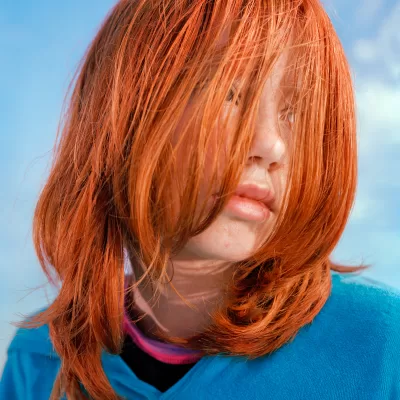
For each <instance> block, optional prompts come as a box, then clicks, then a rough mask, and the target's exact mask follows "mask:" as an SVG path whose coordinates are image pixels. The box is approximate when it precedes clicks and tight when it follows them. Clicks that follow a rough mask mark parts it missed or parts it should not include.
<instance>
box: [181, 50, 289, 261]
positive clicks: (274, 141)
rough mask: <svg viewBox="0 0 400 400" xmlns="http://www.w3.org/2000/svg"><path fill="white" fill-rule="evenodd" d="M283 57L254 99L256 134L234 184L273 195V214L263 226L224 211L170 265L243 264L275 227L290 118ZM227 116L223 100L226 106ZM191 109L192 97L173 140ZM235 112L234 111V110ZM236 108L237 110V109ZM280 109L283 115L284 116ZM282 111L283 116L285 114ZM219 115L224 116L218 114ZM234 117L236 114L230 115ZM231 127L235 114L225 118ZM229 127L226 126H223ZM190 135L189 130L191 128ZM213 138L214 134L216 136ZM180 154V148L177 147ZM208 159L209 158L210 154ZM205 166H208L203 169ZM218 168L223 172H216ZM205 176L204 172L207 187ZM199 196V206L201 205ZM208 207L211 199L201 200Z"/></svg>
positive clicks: (283, 182)
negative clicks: (256, 102)
mask: <svg viewBox="0 0 400 400" xmlns="http://www.w3.org/2000/svg"><path fill="white" fill-rule="evenodd" d="M288 60H289V53H288V52H286V53H283V54H282V56H281V57H280V58H279V59H278V62H277V63H276V64H275V67H274V69H273V71H272V74H271V76H270V77H269V78H268V80H267V81H266V82H265V85H264V87H263V91H262V96H261V99H260V106H259V112H258V116H257V123H256V127H255V129H256V132H255V136H254V140H253V143H252V146H251V149H250V153H249V154H248V157H247V160H248V163H247V165H246V168H245V170H244V174H243V176H242V177H241V179H240V183H241V184H242V183H246V184H247V183H255V184H257V185H259V186H262V187H267V188H268V189H270V190H272V192H273V193H274V194H275V202H274V204H273V207H274V208H273V212H271V213H270V215H269V217H268V218H267V219H265V220H264V221H261V222H260V221H252V220H249V219H247V218H243V217H240V216H238V215H237V214H235V213H233V212H232V211H231V209H230V208H229V206H227V207H225V209H224V210H223V211H222V212H221V213H220V215H219V216H218V217H217V219H216V220H215V221H214V222H213V223H212V224H211V225H210V226H209V227H208V228H207V229H206V230H205V231H204V232H202V233H201V234H199V235H197V236H195V237H192V238H191V239H190V240H189V241H188V243H187V244H186V246H185V248H184V249H183V250H182V251H181V253H180V254H178V255H177V256H176V257H175V258H174V260H177V261H178V260H181V261H196V260H197V261H199V262H203V261H204V262H209V263H210V262H211V263H213V264H214V265H215V264H216V263H219V262H220V263H221V264H223V263H226V262H228V261H230V262H235V261H240V260H242V259H245V258H247V257H248V256H250V255H251V253H253V252H254V251H256V250H257V249H258V248H259V246H261V244H262V243H263V242H264V241H265V240H266V239H267V238H268V235H269V234H270V233H271V230H272V228H273V226H274V224H275V223H276V219H277V213H278V210H279V207H280V205H281V201H282V197H283V194H284V192H285V189H286V182H287V175H288V157H289V154H288V153H289V152H288V144H289V142H290V135H291V128H292V123H293V118H294V114H293V113H289V114H287V101H288V100H290V98H289V99H288V95H287V93H285V85H284V82H285V67H286V66H287V64H288ZM226 102H227V107H226V110H228V106H229V104H228V102H229V99H227V100H226ZM194 107H196V97H194V98H193V99H192V100H191V102H190V103H189V104H188V106H187V108H186V110H185V112H184V115H183V117H182V119H181V121H180V122H179V124H178V126H177V130H176V135H175V137H176V138H178V137H179V131H180V129H182V127H184V126H186V125H187V124H189V118H190V116H191V113H192V112H193V109H194ZM235 107H236V106H235ZM237 107H240V106H239V105H238V106H237ZM285 109H286V110H285ZM285 111H286V112H285ZM224 112H225V111H224ZM236 113H237V111H236ZM231 118H232V123H235V111H234V112H233V114H231ZM230 123H231V120H229V122H228V127H229V124H230ZM193 129H194V127H193ZM216 134H218V132H216ZM181 148H184V146H182V147H181ZM207 155H208V156H210V157H211V155H212V152H211V151H210V152H209V154H207ZM184 157H185V155H184V151H181V152H178V160H181V161H182V165H184V162H183V160H184ZM206 165H209V163H206ZM221 167H223V166H221ZM207 176H208V172H207V170H205V171H204V177H205V179H204V181H205V182H207ZM202 193H203V191H202V190H201V191H200V196H199V197H200V199H199V203H200V204H201V203H202V202H203V201H204V194H203V195H202ZM206 200H207V201H210V205H211V204H212V201H213V199H206Z"/></svg>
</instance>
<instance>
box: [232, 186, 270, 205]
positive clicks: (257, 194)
mask: <svg viewBox="0 0 400 400" xmlns="http://www.w3.org/2000/svg"><path fill="white" fill-rule="evenodd" d="M235 195H236V196H240V197H246V198H248V199H252V200H257V201H260V202H262V203H263V204H265V205H266V206H267V207H268V208H269V209H270V210H271V211H273V203H274V201H275V195H274V192H273V191H272V190H271V189H269V188H268V187H266V186H261V185H257V184H255V183H247V184H241V185H239V186H238V188H237V189H236V191H235Z"/></svg>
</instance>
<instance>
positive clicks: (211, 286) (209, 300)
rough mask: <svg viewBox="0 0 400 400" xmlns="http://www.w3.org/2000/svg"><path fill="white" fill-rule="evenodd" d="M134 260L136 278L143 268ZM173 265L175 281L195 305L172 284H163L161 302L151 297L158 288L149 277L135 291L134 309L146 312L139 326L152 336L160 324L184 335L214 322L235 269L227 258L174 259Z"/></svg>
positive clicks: (160, 290)
mask: <svg viewBox="0 0 400 400" xmlns="http://www.w3.org/2000/svg"><path fill="white" fill-rule="evenodd" d="M131 264H132V267H133V272H134V278H135V279H136V280H139V279H140V277H141V276H142V274H143V269H142V268H141V267H140V266H139V265H138V264H137V263H135V262H131ZM173 265H174V268H173V274H172V265H171V264H168V266H167V272H168V276H169V277H171V276H172V277H173V279H172V284H173V285H174V287H175V288H176V290H177V291H178V293H179V294H180V295H181V296H182V297H183V298H184V299H185V300H186V302H187V303H189V304H190V305H191V306H192V307H189V306H188V305H187V304H186V303H185V302H184V300H182V299H181V298H180V297H179V295H178V294H177V293H176V292H175V291H174V289H173V288H172V287H171V286H170V285H169V284H160V285H159V286H158V289H159V293H160V295H159V297H157V298H158V300H157V302H154V301H151V300H152V298H153V295H154V292H153V291H152V289H151V286H150V285H149V279H148V277H146V278H145V279H144V280H143V283H141V284H140V286H139V287H138V288H137V289H135V291H134V304H135V306H134V307H135V310H133V312H134V313H136V314H143V313H145V314H146V316H145V317H144V318H143V319H141V320H140V321H139V322H138V323H137V326H138V327H139V329H140V330H141V331H142V332H143V333H144V334H145V335H146V336H148V337H150V338H156V337H155V336H154V334H153V332H155V329H156V328H157V327H159V328H161V329H162V330H163V331H165V332H166V333H168V334H170V335H173V336H179V337H183V338H186V337H189V336H192V335H194V334H196V333H200V332H201V331H202V330H203V329H204V328H205V327H206V326H207V325H208V324H209V323H210V320H211V316H210V314H211V312H212V311H213V309H214V308H215V307H216V306H217V305H218V304H219V302H220V301H221V300H222V298H223V296H224V288H225V286H226V284H227V283H229V280H230V279H231V277H232V273H233V270H232V268H231V265H232V263H228V262H226V261H224V262H221V261H219V262H218V263H217V262H212V263H210V262H205V261H198V260H196V261H194V260H173Z"/></svg>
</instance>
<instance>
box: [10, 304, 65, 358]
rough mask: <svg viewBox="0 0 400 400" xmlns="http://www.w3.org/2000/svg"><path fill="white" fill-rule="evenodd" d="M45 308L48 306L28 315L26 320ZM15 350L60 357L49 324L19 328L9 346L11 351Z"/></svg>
mask: <svg viewBox="0 0 400 400" xmlns="http://www.w3.org/2000/svg"><path fill="white" fill-rule="evenodd" d="M45 309H46V308H42V309H39V310H37V311H36V312H34V313H32V314H30V315H28V317H27V318H26V319H25V321H27V320H29V319H30V318H31V317H32V316H35V315H37V314H39V313H40V312H42V311H44V310H45ZM13 351H20V352H24V353H35V354H42V355H46V356H52V357H58V354H57V353H56V352H55V350H54V347H53V343H52V341H51V339H50V332H49V327H48V325H47V324H45V325H42V326H40V327H38V328H29V329H26V328H18V329H17V330H16V332H15V334H14V337H13V339H12V340H11V343H10V345H9V347H8V352H9V353H10V352H13Z"/></svg>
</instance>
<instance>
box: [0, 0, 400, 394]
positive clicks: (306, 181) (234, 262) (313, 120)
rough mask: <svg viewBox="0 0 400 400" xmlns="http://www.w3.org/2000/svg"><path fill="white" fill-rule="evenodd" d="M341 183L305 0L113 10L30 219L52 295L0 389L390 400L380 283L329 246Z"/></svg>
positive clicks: (346, 199) (352, 152)
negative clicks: (338, 259)
mask: <svg viewBox="0 0 400 400" xmlns="http://www.w3.org/2000/svg"><path fill="white" fill-rule="evenodd" d="M356 176H357V158H356V126H355V110H354V97H353V88H352V82H351V77H350V72H349V66H348V63H347V61H346V58H345V55H344V52H343V48H342V46H341V44H340V42H339V40H338V37H337V35H336V33H335V31H334V29H333V27H332V24H331V22H330V20H329V18H328V16H327V14H326V13H325V12H324V10H323V8H322V6H321V4H320V1H319V0H268V1H261V0H252V1H250V0H230V1H229V2H223V1H210V0H209V1H200V0H198V1H189V0H182V1H180V2H178V1H172V0H163V1H160V0H121V1H119V2H118V3H117V4H116V5H115V7H114V8H113V10H112V11H111V12H110V14H109V15H108V17H107V18H106V20H105V22H104V24H103V25H102V27H101V29H100V31H99V33H98V34H97V36H96V37H95V39H94V40H93V42H92V43H91V45H90V47H89V50H88V51H87V53H86V55H85V57H84V60H83V63H82V65H81V67H80V69H79V74H78V75H77V79H76V80H75V82H74V88H73V93H72V96H71V98H70V103H69V108H68V111H67V113H66V119H65V121H64V124H63V125H62V131H61V137H60V141H59V143H58V146H57V148H56V152H55V156H54V161H53V165H52V169H51V173H50V176H49V178H48V181H47V183H46V185H45V187H44V189H43V191H42V193H41V196H40V198H39V201H38V204H37V207H36V210H35V216H34V221H33V239H34V243H35V246H36V251H37V255H38V258H39V260H40V263H41V265H42V267H43V269H44V271H45V273H46V274H47V277H48V279H49V281H50V282H52V283H53V284H57V283H59V284H60V286H59V292H58V295H57V297H56V299H55V300H54V301H53V302H52V303H51V304H50V305H49V307H47V308H45V309H43V310H41V312H39V313H37V314H35V315H33V316H30V317H29V318H28V319H27V320H26V321H24V322H23V323H20V324H19V325H20V329H19V330H18V331H17V333H16V335H15V338H14V339H13V341H12V343H11V345H10V347H9V351H8V361H7V364H6V366H5V369H4V373H3V378H2V386H1V390H0V394H1V398H2V399H3V398H4V399H7V400H9V399H24V400H26V399H38V400H39V399H49V398H51V399H53V400H54V399H59V398H62V397H64V398H65V397H66V398H68V399H84V398H88V397H89V398H92V399H98V400H104V399H110V400H111V399H113V400H114V399H119V398H120V399H121V398H126V399H250V398H251V399H266V398H270V399H282V400H283V399H349V400H350V399H352V400H354V399H387V400H389V399H400V361H399V360H400V358H399V357H398V354H399V353H400V338H399V336H400V335H399V328H400V322H399V319H398V315H397V314H398V309H399V305H400V296H399V293H398V292H396V291H394V290H391V289H390V288H389V287H385V286H383V285H380V284H377V283H375V284H372V283H371V282H369V281H368V280H367V279H366V278H364V277H361V276H359V274H357V272H358V273H359V272H360V271H362V270H364V269H366V268H367V266H364V265H362V266H357V267H346V266H342V265H337V264H334V263H333V262H332V261H331V259H330V257H331V253H332V250H333V249H334V248H335V246H336V244H337V243H338V241H339V239H340V237H341V234H342V232H343V230H344V228H345V225H346V222H347V220H348V217H349V213H350V211H351V207H352V204H353V201H354V196H355V190H356ZM349 273H351V274H350V275H349V276H346V275H348V274H349ZM355 273H356V274H355ZM32 328H36V329H32Z"/></svg>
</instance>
